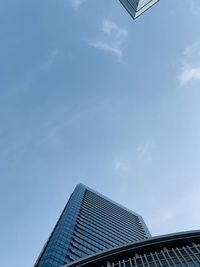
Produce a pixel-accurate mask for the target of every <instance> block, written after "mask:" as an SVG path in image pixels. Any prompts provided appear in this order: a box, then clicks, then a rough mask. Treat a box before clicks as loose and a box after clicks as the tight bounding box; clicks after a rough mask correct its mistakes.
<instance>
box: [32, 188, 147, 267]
mask: <svg viewBox="0 0 200 267" xmlns="http://www.w3.org/2000/svg"><path fill="white" fill-rule="evenodd" d="M150 237H151V235H150V232H149V230H148V228H147V226H146V225H145V223H144V221H143V219H142V217H141V216H140V215H138V214H136V213H135V212H132V211H130V210H128V209H126V208H125V207H123V206H121V205H119V204H117V203H115V202H114V201H112V200H110V199H108V198H106V197H105V196H103V195H101V194H99V193H97V192H95V191H94V190H92V189H90V188H88V187H86V186H84V185H82V184H79V185H77V186H76V188H75V190H74V192H73V193H72V195H71V197H70V199H69V201H68V202H67V204H66V206H65V208H64V210H63V212H62V214H61V216H60V218H59V220H58V222H57V224H56V226H55V227H54V229H53V231H52V233H51V235H50V237H49V239H48V241H47V242H46V244H45V246H44V248H43V250H42V252H41V254H40V256H39V257H38V260H37V262H36V263H35V265H34V266H35V267H61V266H63V265H64V264H70V263H72V262H77V261H78V260H80V259H81V258H86V257H88V256H90V255H93V254H96V253H99V252H102V251H106V250H109V249H111V248H115V247H119V246H122V245H125V244H129V243H133V242H136V241H139V240H146V239H148V238H150Z"/></svg>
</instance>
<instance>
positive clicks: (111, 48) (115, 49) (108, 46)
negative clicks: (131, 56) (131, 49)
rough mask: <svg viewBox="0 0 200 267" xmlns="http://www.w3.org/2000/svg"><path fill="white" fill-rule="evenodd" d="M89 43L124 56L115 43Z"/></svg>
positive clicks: (118, 55)
mask: <svg viewBox="0 0 200 267" xmlns="http://www.w3.org/2000/svg"><path fill="white" fill-rule="evenodd" d="M89 45H91V46H93V47H94V48H96V49H99V50H102V51H105V52H110V53H112V54H113V55H115V56H117V57H119V58H120V57H121V56H122V50H121V49H120V48H119V47H118V46H116V45H115V44H108V43H104V42H93V43H89Z"/></svg>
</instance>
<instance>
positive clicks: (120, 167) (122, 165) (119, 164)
mask: <svg viewBox="0 0 200 267" xmlns="http://www.w3.org/2000/svg"><path fill="white" fill-rule="evenodd" d="M114 167H115V170H117V171H123V172H127V171H128V170H129V166H128V162H127V161H126V160H122V159H120V158H117V157H116V158H115V159H114Z"/></svg>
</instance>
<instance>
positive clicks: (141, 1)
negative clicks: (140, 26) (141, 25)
mask: <svg viewBox="0 0 200 267" xmlns="http://www.w3.org/2000/svg"><path fill="white" fill-rule="evenodd" d="M119 1H120V2H121V3H122V5H123V6H124V7H125V8H126V10H127V11H128V12H129V14H130V15H131V16H132V17H133V18H134V19H135V18H137V17H138V16H140V15H141V14H142V13H143V12H145V11H146V10H147V9H149V8H150V7H152V6H153V5H154V4H156V3H157V2H158V1H159V0H119Z"/></svg>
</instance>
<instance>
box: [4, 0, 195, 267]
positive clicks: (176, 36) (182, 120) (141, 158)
mask: <svg viewBox="0 0 200 267" xmlns="http://www.w3.org/2000/svg"><path fill="white" fill-rule="evenodd" d="M198 25H200V3H199V0H168V1H165V0H161V1H160V2H159V4H157V5H155V6H154V7H153V8H152V9H151V10H149V11H148V12H146V13H145V14H144V15H142V16H141V17H140V18H138V19H137V20H136V21H133V20H132V19H131V17H130V16H129V15H128V14H127V13H126V11H125V10H124V8H123V7H122V6H121V4H120V3H119V1H116V0H101V1H99V0H85V1H84V0H74V1H73V0H43V1H41V0H40V1H39V0H34V1H33V0H30V1H27V0H18V1H14V0H2V1H1V2H0V39H1V42H0V59H1V60H0V122H1V124H0V125H1V127H0V182H1V185H0V203H1V204H0V206H1V221H0V226H1V227H0V228H1V230H2V232H1V240H0V265H1V266H4V267H10V266H20V267H27V266H33V263H34V262H35V260H36V258H37V256H38V254H39V252H40V250H41V248H42V246H43V244H44V242H45V241H46V240H47V238H48V236H49V234H50V232H51V230H52V228H53V226H54V225H55V222H56V221H57V219H58V216H59V215H60V213H61V211H62V209H63V207H64V205H65V203H66V201H67V199H68V198H69V195H70V194H71V192H72V191H73V189H74V187H75V185H76V184H77V183H79V182H82V183H84V184H86V185H88V186H90V187H92V188H93V189H95V190H97V191H99V192H101V193H103V194H105V195H106V196H108V197H110V198H112V199H113V200H115V201H117V202H119V203H121V204H123V205H125V206H127V207H128V208H130V209H132V210H134V211H136V212H137V213H140V214H141V215H142V216H143V217H144V219H145V221H146V223H147V225H148V226H149V229H150V231H151V233H152V234H153V235H159V234H165V233H170V232H176V231H183V230H192V229H199V227H200V214H199V202H200V193H199V192H200V179H199V176H200V164H199V162H200V138H199V136H200V116H199V114H200V104H199V102H200V30H199V26H198Z"/></svg>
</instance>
